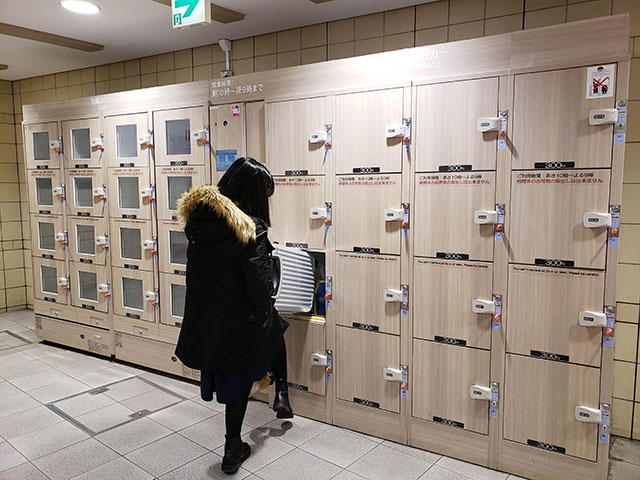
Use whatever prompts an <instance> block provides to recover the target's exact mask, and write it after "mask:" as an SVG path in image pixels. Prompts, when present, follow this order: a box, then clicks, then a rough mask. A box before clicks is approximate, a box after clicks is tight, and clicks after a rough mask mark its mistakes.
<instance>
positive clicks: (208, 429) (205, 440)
mask: <svg viewBox="0 0 640 480" xmlns="http://www.w3.org/2000/svg"><path fill="white" fill-rule="evenodd" d="M251 429H252V427H251V426H249V425H247V424H243V425H242V430H241V431H240V433H241V434H242V435H244V434H245V433H249V432H250V431H251ZM224 434H225V423H224V415H216V416H215V417H212V418H207V419H205V420H203V421H201V422H199V423H196V424H195V425H191V426H190V427H187V428H185V429H184V430H180V435H182V436H184V437H187V438H188V439H189V440H193V441H194V442H196V443H197V444H199V445H202V446H203V447H205V448H208V449H209V450H215V449H216V448H218V447H220V446H221V445H224Z"/></svg>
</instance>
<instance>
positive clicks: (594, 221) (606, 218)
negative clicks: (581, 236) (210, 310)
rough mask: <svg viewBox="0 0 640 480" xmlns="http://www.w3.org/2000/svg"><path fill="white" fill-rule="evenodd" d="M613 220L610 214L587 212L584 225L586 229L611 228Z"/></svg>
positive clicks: (583, 219) (583, 220)
mask: <svg viewBox="0 0 640 480" xmlns="http://www.w3.org/2000/svg"><path fill="white" fill-rule="evenodd" d="M612 220H613V217H612V216H611V214H610V213H598V212H586V213H585V214H584V217H583V218H582V224H583V225H584V226H585V227H586V228H599V227H610V226H611V223H612Z"/></svg>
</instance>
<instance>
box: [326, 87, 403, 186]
mask: <svg viewBox="0 0 640 480" xmlns="http://www.w3.org/2000/svg"><path fill="white" fill-rule="evenodd" d="M402 112H403V92H402V88H394V89H391V90H378V91H374V92H361V93H350V94H346V95H337V96H336V120H335V123H334V126H333V132H332V136H333V147H332V148H333V153H334V155H335V157H336V168H337V173H360V172H362V171H363V169H365V170H364V171H367V172H400V171H402V140H403V138H404V129H403V128H402V121H403V117H402ZM392 127H393V132H392V133H389V128H392Z"/></svg>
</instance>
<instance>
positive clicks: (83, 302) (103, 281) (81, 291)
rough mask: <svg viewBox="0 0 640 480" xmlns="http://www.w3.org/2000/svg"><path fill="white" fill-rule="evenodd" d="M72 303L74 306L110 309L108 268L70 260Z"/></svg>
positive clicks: (101, 310)
mask: <svg viewBox="0 0 640 480" xmlns="http://www.w3.org/2000/svg"><path fill="white" fill-rule="evenodd" d="M69 267H70V275H71V305H73V306H74V307H79V308H85V309H87V310H95V311H97V312H105V313H107V312H108V311H109V282H108V279H107V269H106V268H104V267H103V266H100V265H87V264H85V263H75V262H70V263H69Z"/></svg>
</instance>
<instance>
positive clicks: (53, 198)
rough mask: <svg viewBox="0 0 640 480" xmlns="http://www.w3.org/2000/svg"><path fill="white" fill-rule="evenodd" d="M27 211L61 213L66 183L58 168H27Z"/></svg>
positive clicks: (48, 213)
mask: <svg viewBox="0 0 640 480" xmlns="http://www.w3.org/2000/svg"><path fill="white" fill-rule="evenodd" d="M27 175H28V181H29V211H30V212H31V213H40V214H43V215H62V213H63V212H64V204H65V201H66V200H65V190H66V185H65V184H64V180H63V178H62V175H61V173H60V170H28V171H27Z"/></svg>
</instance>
